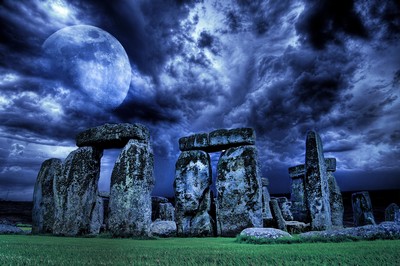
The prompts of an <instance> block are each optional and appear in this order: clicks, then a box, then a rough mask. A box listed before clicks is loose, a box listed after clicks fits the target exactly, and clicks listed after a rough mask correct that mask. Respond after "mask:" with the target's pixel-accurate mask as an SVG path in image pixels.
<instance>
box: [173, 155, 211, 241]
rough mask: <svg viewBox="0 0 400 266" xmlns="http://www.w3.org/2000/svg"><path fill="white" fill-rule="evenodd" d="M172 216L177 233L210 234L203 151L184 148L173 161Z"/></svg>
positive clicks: (207, 171)
mask: <svg viewBox="0 0 400 266" xmlns="http://www.w3.org/2000/svg"><path fill="white" fill-rule="evenodd" d="M175 166H176V168H175V169H176V171H175V181H174V188H175V220H176V226H177V234H178V235H179V236H212V235H213V221H212V219H211V216H210V214H209V212H210V205H211V198H210V185H211V182H212V176H211V165H210V156H209V155H208V154H207V153H206V152H204V151H184V152H182V153H181V154H180V156H179V158H178V161H177V162H176V165H175Z"/></svg>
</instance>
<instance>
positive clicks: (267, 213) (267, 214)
mask: <svg viewBox="0 0 400 266" xmlns="http://www.w3.org/2000/svg"><path fill="white" fill-rule="evenodd" d="M268 184H269V182H268V179H267V178H261V185H262V219H263V227H268V225H269V224H271V223H272V220H273V217H272V213H271V208H270V206H269V202H270V201H271V196H270V194H269V191H268Z"/></svg>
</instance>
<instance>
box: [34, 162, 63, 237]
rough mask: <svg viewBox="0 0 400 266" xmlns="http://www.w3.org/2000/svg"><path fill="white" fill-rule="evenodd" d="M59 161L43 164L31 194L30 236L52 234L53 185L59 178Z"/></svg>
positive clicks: (60, 165)
mask: <svg viewBox="0 0 400 266" xmlns="http://www.w3.org/2000/svg"><path fill="white" fill-rule="evenodd" d="M61 171H62V162H61V160H60V159H49V160H46V161H44V162H43V164H42V166H41V168H40V171H39V174H38V176H37V179H36V183H35V189H34V192H33V210H32V234H45V233H52V231H53V224H54V190H53V183H54V180H55V179H56V178H59V177H60V176H61Z"/></svg>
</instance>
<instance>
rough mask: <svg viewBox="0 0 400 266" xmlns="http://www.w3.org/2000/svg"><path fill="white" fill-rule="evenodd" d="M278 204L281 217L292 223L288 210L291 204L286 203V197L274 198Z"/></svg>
mask: <svg viewBox="0 0 400 266" xmlns="http://www.w3.org/2000/svg"><path fill="white" fill-rule="evenodd" d="M276 200H277V201H278V204H279V208H280V209H281V211H282V216H283V219H285V221H293V214H292V212H291V211H290V208H291V207H292V203H291V202H290V201H288V199H287V198H286V197H279V198H276Z"/></svg>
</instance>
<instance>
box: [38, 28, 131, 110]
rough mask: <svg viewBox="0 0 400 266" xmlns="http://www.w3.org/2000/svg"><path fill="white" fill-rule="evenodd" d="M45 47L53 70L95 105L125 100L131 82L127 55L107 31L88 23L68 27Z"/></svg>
mask: <svg viewBox="0 0 400 266" xmlns="http://www.w3.org/2000/svg"><path fill="white" fill-rule="evenodd" d="M42 48H43V50H44V52H45V53H46V55H47V56H49V57H50V58H51V59H52V64H53V65H52V66H53V69H52V70H51V71H52V72H56V75H57V76H59V75H62V76H63V79H64V80H65V81H66V82H68V83H69V84H70V85H71V86H72V88H73V89H74V90H80V91H81V92H83V93H84V95H85V96H86V97H88V98H89V99H91V100H92V101H94V102H95V103H96V104H100V105H101V106H102V107H103V108H107V109H113V108H116V107H118V106H119V105H120V104H121V103H122V102H123V100H124V99H125V97H126V95H127V93H128V90H129V85H130V82H131V67H130V64H129V59H128V55H127V54H126V52H125V49H124V48H123V47H122V45H121V44H120V43H119V41H118V40H117V39H116V38H114V37H113V36H112V35H111V34H109V33H108V32H106V31H104V30H102V29H100V28H97V27H94V26H89V25H77V26H70V27H65V28H63V29H61V30H58V31H56V32H55V33H53V34H52V35H50V36H49V37H48V38H47V39H46V41H45V42H44V43H43V46H42ZM86 97H85V99H87V98H86Z"/></svg>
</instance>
